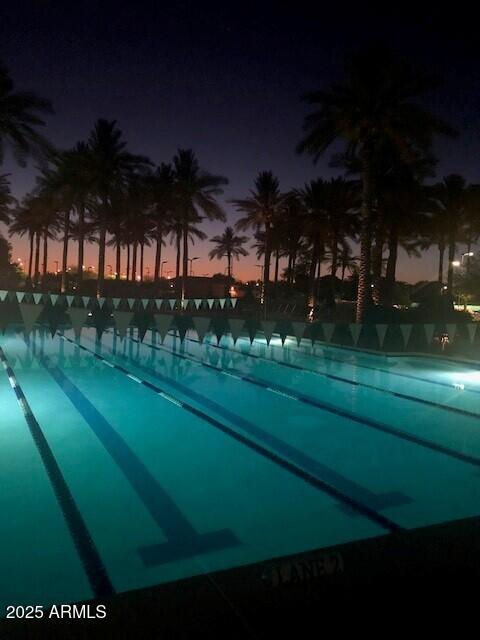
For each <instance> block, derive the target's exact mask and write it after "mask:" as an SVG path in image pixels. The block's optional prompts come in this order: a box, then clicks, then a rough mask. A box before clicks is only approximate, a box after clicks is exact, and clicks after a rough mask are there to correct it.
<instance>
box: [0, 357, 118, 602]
mask: <svg viewBox="0 0 480 640" xmlns="http://www.w3.org/2000/svg"><path fill="white" fill-rule="evenodd" d="M0 360H1V362H2V364H3V368H4V369H5V372H6V374H7V376H8V379H9V382H10V385H11V387H12V389H13V391H14V392H15V395H16V397H17V401H18V404H19V405H20V408H21V409H22V412H23V415H24V417H25V420H26V422H27V425H28V428H29V430H30V434H31V436H32V439H33V441H34V443H35V446H36V448H37V451H38V453H39V455H40V458H41V460H42V463H43V466H44V468H45V471H46V473H47V476H48V479H49V480H50V484H51V486H52V488H53V491H54V494H55V497H56V499H57V502H58V505H59V507H60V510H61V512H62V515H63V518H64V520H65V522H66V524H67V528H68V530H69V532H70V536H71V538H72V540H73V544H74V546H75V549H76V551H77V553H78V556H79V558H80V561H81V563H82V567H83V569H84V571H85V574H86V576H87V578H88V582H89V584H90V588H91V589H92V592H93V594H94V596H95V597H96V598H105V597H109V596H112V595H114V593H115V589H114V587H113V584H112V581H111V579H110V577H109V575H108V571H107V569H106V567H105V565H104V563H103V561H102V558H101V556H100V553H99V552H98V550H97V548H96V545H95V542H94V541H93V538H92V536H91V534H90V532H89V530H88V527H87V525H86V523H85V521H84V519H83V517H82V515H81V512H80V509H79V508H78V506H77V504H76V502H75V499H74V497H73V495H72V493H71V491H70V489H69V487H68V484H67V482H66V480H65V478H64V476H63V473H62V471H61V469H60V466H59V465H58V462H57V460H56V458H55V455H54V453H53V451H52V449H51V448H50V445H49V444H48V441H47V439H46V437H45V434H44V433H43V431H42V428H41V427H40V425H39V423H38V421H37V419H36V418H35V416H34V414H33V412H32V409H31V407H30V405H29V404H28V401H27V399H26V397H25V394H24V392H23V390H22V388H21V387H20V385H19V384H18V381H17V378H16V376H15V373H14V371H13V369H12V367H11V366H10V364H9V362H8V359H7V357H6V355H5V352H4V351H3V349H2V348H1V347H0Z"/></svg>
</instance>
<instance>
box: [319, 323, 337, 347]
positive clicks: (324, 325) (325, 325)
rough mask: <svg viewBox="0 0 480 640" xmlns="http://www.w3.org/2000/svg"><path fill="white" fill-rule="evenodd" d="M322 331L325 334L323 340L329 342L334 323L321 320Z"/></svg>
mask: <svg viewBox="0 0 480 640" xmlns="http://www.w3.org/2000/svg"><path fill="white" fill-rule="evenodd" d="M322 331H323V335H324V336H325V342H330V340H331V339H332V336H333V332H334V331H335V325H334V323H333V322H322Z"/></svg>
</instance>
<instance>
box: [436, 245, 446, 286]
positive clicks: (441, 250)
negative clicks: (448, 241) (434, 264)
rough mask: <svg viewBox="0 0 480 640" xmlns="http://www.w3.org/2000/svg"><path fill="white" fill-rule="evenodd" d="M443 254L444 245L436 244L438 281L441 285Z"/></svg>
mask: <svg viewBox="0 0 480 640" xmlns="http://www.w3.org/2000/svg"><path fill="white" fill-rule="evenodd" d="M444 254H445V244H444V243H443V242H439V243H438V281H439V282H440V284H442V283H443V256H444Z"/></svg>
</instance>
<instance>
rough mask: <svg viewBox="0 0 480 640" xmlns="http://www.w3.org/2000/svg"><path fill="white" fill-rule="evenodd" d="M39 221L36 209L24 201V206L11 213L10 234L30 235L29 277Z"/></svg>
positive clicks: (30, 275)
mask: <svg viewBox="0 0 480 640" xmlns="http://www.w3.org/2000/svg"><path fill="white" fill-rule="evenodd" d="M37 227H38V222H37V218H36V214H35V211H32V209H31V208H30V207H29V206H27V203H26V202H25V201H24V202H23V204H22V206H19V207H17V208H16V209H15V210H14V211H13V212H12V215H11V223H10V226H9V229H8V234H9V236H10V237H11V236H20V237H23V236H25V235H27V236H28V241H29V246H30V255H29V259H28V278H29V280H31V278H32V269H33V254H34V242H35V234H36V233H37Z"/></svg>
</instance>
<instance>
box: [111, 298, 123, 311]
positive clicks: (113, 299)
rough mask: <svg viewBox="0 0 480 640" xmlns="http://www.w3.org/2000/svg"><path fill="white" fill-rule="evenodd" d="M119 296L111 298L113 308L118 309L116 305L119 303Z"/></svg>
mask: <svg viewBox="0 0 480 640" xmlns="http://www.w3.org/2000/svg"><path fill="white" fill-rule="evenodd" d="M120 300H121V298H112V303H113V308H114V309H118V305H119V304H120Z"/></svg>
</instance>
